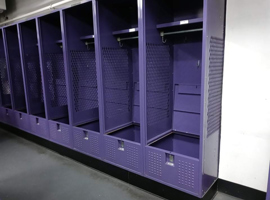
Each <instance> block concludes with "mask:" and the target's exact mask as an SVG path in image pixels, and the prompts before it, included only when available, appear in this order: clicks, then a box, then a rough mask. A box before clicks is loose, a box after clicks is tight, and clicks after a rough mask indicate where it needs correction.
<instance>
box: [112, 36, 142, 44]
mask: <svg viewBox="0 0 270 200" xmlns="http://www.w3.org/2000/svg"><path fill="white" fill-rule="evenodd" d="M138 38H139V37H138V36H134V37H126V38H120V37H118V38H117V41H118V42H119V46H120V47H123V43H122V42H121V41H125V40H134V39H138Z"/></svg>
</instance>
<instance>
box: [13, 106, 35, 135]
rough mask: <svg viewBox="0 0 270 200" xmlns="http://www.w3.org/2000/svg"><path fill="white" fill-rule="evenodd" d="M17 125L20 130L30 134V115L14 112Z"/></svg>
mask: <svg viewBox="0 0 270 200" xmlns="http://www.w3.org/2000/svg"><path fill="white" fill-rule="evenodd" d="M13 115H14V118H15V124H16V127H17V128H18V129H21V130H23V131H26V132H30V130H31V128H30V119H29V115H28V114H26V113H23V112H19V111H16V110H14V113H13Z"/></svg>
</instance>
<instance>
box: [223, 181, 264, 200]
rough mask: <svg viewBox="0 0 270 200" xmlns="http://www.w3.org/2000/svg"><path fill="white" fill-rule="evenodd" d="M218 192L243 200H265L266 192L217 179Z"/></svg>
mask: <svg viewBox="0 0 270 200" xmlns="http://www.w3.org/2000/svg"><path fill="white" fill-rule="evenodd" d="M218 191H219V192H222V193H225V194H228V195H231V196H234V197H237V198H239V199H244V200H265V198H266V192H262V191H259V190H256V189H253V188H249V187H246V186H243V185H239V184H236V183H232V182H229V181H226V180H222V179H218Z"/></svg>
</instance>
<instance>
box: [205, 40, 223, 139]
mask: <svg viewBox="0 0 270 200" xmlns="http://www.w3.org/2000/svg"><path fill="white" fill-rule="evenodd" d="M223 58H224V40H222V39H220V38H216V37H211V40H210V58H209V63H210V64H209V80H208V86H209V87H208V111H207V117H208V118H207V134H208V135H211V134H213V133H214V132H216V131H217V130H219V129H220V126H221V100H222V81H223Z"/></svg>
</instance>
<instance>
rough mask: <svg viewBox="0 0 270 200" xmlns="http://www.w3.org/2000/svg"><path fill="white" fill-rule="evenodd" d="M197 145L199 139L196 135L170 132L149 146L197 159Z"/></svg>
mask: <svg viewBox="0 0 270 200" xmlns="http://www.w3.org/2000/svg"><path fill="white" fill-rule="evenodd" d="M199 145H200V139H199V138H198V137H191V136H187V135H181V134H179V133H171V134H170V135H168V136H167V137H165V138H163V139H161V140H158V141H156V142H154V143H152V144H151V145H150V146H152V147H156V148H159V149H163V150H166V151H169V152H172V153H177V154H181V155H185V156H189V157H193V158H197V159H199V152H200V150H199Z"/></svg>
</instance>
